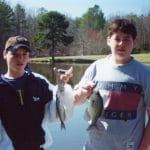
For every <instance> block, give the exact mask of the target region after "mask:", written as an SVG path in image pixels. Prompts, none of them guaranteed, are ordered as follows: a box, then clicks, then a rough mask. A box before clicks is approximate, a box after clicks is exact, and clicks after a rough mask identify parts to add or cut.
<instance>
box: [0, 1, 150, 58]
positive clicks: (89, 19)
mask: <svg viewBox="0 0 150 150" xmlns="http://www.w3.org/2000/svg"><path fill="white" fill-rule="evenodd" d="M47 13H49V14H51V15H52V14H56V13H57V12H55V13H54V12H53V13H51V11H47V10H45V9H44V8H40V9H39V10H37V12H36V13H35V12H32V10H30V11H29V10H27V9H26V8H25V7H24V6H22V5H21V4H17V5H16V6H15V7H13V8H12V7H11V6H10V5H9V3H8V2H6V1H5V0H0V47H1V48H0V49H1V50H2V49H4V43H5V41H6V39H7V38H8V37H10V36H12V35H13V36H14V35H24V36H25V37H27V38H28V39H29V40H30V41H31V46H32V49H33V51H32V56H33V57H37V56H47V55H49V48H46V47H45V46H44V44H42V40H41V42H40V41H39V40H37V39H40V38H39V37H40V35H42V33H41V25H40V22H41V20H44V19H46V18H44V16H45V14H47ZM58 14H60V15H61V13H58ZM62 16H65V19H66V21H67V22H68V24H67V22H65V25H67V26H66V27H67V30H66V31H63V33H64V34H66V35H68V36H69V37H73V38H72V40H71V41H70V43H71V44H69V45H68V44H61V41H60V43H57V48H56V47H55V55H60V56H62V55H93V54H94V55H95V54H107V53H109V49H108V47H107V45H106V37H107V26H108V24H109V22H110V21H111V20H112V19H114V18H128V19H131V20H133V21H134V22H135V24H136V26H137V31H138V39H137V46H136V50H135V51H134V52H135V53H143V52H144V53H145V52H147V53H148V52H150V10H147V13H143V14H141V15H137V14H136V13H135V14H133V13H130V14H126V15H121V14H116V15H115V16H109V17H107V19H106V17H105V14H104V13H103V11H102V10H101V8H100V6H99V5H95V6H91V7H90V8H89V9H88V10H87V11H86V12H85V13H84V14H83V15H82V16H81V17H79V18H75V19H72V18H71V17H69V16H67V15H64V14H62ZM58 21H59V20H58ZM45 22H46V21H45ZM51 22H52V23H53V20H51ZM52 23H51V24H52ZM60 24H61V23H60ZM55 25H56V24H55ZM49 26H50V25H49ZM62 26H63V25H62ZM46 30H47V29H46V28H45V32H46ZM60 31H61V30H60ZM53 32H54V31H52V32H51V33H53ZM40 33H41V34H40ZM56 34H58V35H57V37H60V35H59V32H57V33H56ZM63 38H64V37H63Z"/></svg>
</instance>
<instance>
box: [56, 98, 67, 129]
mask: <svg viewBox="0 0 150 150" xmlns="http://www.w3.org/2000/svg"><path fill="white" fill-rule="evenodd" d="M56 111H57V115H58V117H59V120H60V123H61V129H66V127H65V123H64V120H65V119H66V114H65V108H64V106H63V105H61V103H60V99H59V96H58V95H56Z"/></svg>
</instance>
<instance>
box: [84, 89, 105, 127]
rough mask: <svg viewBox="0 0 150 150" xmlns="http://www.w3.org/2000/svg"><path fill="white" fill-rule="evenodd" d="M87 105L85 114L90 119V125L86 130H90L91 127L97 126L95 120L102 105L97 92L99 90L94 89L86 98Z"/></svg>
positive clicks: (101, 111) (102, 107)
mask: <svg viewBox="0 0 150 150" xmlns="http://www.w3.org/2000/svg"><path fill="white" fill-rule="evenodd" d="M87 101H88V107H87V108H86V110H85V115H86V116H87V117H88V118H89V120H90V125H89V126H88V128H87V130H90V129H91V128H92V127H96V128H97V125H96V123H97V120H98V118H99V117H100V116H101V115H102V113H103V110H104V106H103V99H102V97H101V95H100V94H99V91H97V90H94V91H93V93H92V94H91V95H90V96H89V97H88V98H87Z"/></svg>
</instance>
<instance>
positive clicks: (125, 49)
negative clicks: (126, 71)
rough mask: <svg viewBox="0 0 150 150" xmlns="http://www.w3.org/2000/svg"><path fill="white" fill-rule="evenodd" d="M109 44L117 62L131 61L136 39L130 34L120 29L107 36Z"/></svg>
mask: <svg viewBox="0 0 150 150" xmlns="http://www.w3.org/2000/svg"><path fill="white" fill-rule="evenodd" d="M107 44H108V46H109V47H110V49H111V53H112V57H113V58H114V60H115V62H116V63H118V64H125V63H128V62H129V61H130V59H131V56H130V54H131V52H132V50H133V48H134V46H135V41H134V40H133V38H132V36H131V35H130V34H126V33H123V32H120V31H118V32H116V33H114V34H113V35H112V36H111V37H108V38H107Z"/></svg>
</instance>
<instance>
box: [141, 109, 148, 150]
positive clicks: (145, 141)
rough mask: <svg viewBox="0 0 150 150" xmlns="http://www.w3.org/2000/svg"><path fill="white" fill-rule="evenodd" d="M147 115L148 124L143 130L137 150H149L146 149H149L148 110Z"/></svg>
mask: <svg viewBox="0 0 150 150" xmlns="http://www.w3.org/2000/svg"><path fill="white" fill-rule="evenodd" d="M147 114H148V123H147V126H146V128H145V131H144V135H143V139H142V142H141V145H140V147H139V150H149V149H148V147H150V109H147Z"/></svg>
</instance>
